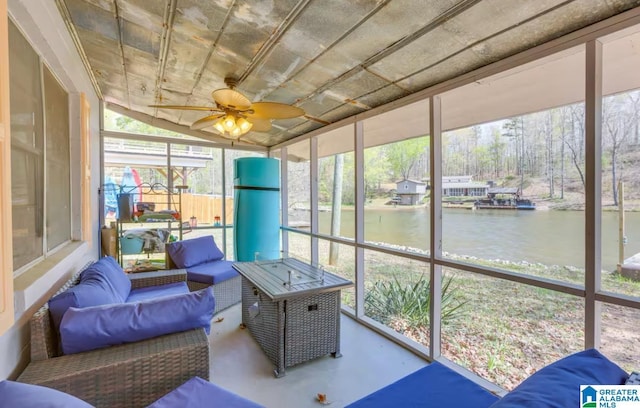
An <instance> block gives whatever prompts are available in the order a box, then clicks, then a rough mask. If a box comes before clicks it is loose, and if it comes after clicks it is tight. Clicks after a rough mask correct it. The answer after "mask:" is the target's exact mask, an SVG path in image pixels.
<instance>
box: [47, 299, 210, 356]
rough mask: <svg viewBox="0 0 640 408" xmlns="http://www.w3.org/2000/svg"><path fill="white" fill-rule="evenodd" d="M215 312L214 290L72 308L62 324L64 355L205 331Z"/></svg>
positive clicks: (61, 335)
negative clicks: (187, 331)
mask: <svg viewBox="0 0 640 408" xmlns="http://www.w3.org/2000/svg"><path fill="white" fill-rule="evenodd" d="M214 309H215V299H214V297H213V289H212V288H211V287H208V288H205V289H202V290H199V291H195V292H189V293H186V294H181V295H173V296H164V297H160V298H158V299H149V300H145V301H142V302H134V303H121V304H117V305H102V306H94V307H85V308H82V309H77V308H74V307H71V308H69V310H67V312H66V313H65V314H64V317H63V318H62V322H61V323H60V339H61V343H62V351H63V353H64V354H73V353H80V352H83V351H88V350H94V349H99V348H103V347H109V346H115V345H118V344H124V343H132V342H136V341H141V340H146V339H150V338H153V337H157V336H162V335H165V334H170V333H177V332H182V331H186V330H190V329H195V328H199V327H202V328H204V329H205V330H206V331H207V333H209V331H210V328H211V319H212V318H213V311H214Z"/></svg>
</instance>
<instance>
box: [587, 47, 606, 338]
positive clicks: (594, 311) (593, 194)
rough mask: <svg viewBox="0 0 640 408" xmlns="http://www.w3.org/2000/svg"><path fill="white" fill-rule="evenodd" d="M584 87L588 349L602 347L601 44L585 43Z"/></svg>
mask: <svg viewBox="0 0 640 408" xmlns="http://www.w3.org/2000/svg"><path fill="white" fill-rule="evenodd" d="M585 69H586V81H585V82H586V84H585V115H584V120H585V123H584V128H585V136H586V137H585V139H586V146H585V173H586V174H585V175H586V186H585V187H586V202H585V290H586V299H585V337H584V342H585V348H592V347H596V348H597V347H599V346H600V317H601V314H600V310H601V307H600V306H601V305H600V302H597V301H596V299H595V294H596V293H597V292H599V291H600V286H601V282H600V276H601V270H602V262H601V261H602V260H601V240H602V238H601V219H602V202H601V197H602V178H601V177H602V175H601V172H600V171H601V169H602V163H601V157H602V155H601V154H602V43H600V42H599V41H597V40H591V41H589V42H587V44H586V61H585Z"/></svg>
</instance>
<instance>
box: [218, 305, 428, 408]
mask: <svg viewBox="0 0 640 408" xmlns="http://www.w3.org/2000/svg"><path fill="white" fill-rule="evenodd" d="M218 317H223V318H224V320H223V321H222V322H220V323H213V324H212V326H211V334H210V336H209V339H210V344H211V382H213V383H215V384H218V385H220V386H222V387H224V388H226V389H228V390H230V391H232V392H235V393H237V394H239V395H242V396H243V397H245V398H248V399H250V400H253V401H255V402H257V403H259V404H262V405H264V406H266V407H268V408H272V407H273V408H305V407H314V408H318V407H320V406H322V405H321V404H320V403H318V402H317V401H316V395H317V394H318V393H323V394H326V396H327V400H328V401H329V402H331V404H330V406H331V407H332V408H340V407H344V406H345V405H347V404H349V403H351V402H353V401H356V400H358V399H360V398H361V397H363V396H365V395H368V394H370V393H371V392H373V391H375V390H378V389H380V388H382V387H384V386H385V385H387V384H390V383H392V382H394V381H395V380H397V379H399V378H402V377H404V376H405V375H407V374H409V373H412V372H414V371H415V370H417V369H419V368H421V367H424V366H425V365H426V364H428V363H427V361H425V360H423V359H422V358H420V357H418V356H416V355H415V354H413V353H411V352H409V351H407V350H406V349H404V348H402V347H400V346H398V345H397V344H395V343H393V342H391V341H389V340H387V339H386V338H384V337H382V336H380V335H379V334H376V333H375V332H373V331H372V330H370V329H368V328H366V327H365V326H362V325H361V324H359V323H357V322H355V321H354V320H353V319H351V318H349V317H347V316H344V315H343V316H342V320H341V346H340V350H341V352H342V357H341V358H337V359H334V358H332V357H330V356H327V357H321V358H318V359H316V360H312V361H309V362H306V363H303V364H300V365H297V366H294V367H290V368H287V370H286V376H284V377H281V378H275V377H274V375H273V368H274V367H273V365H272V364H271V362H270V361H269V360H268V358H267V356H266V355H265V354H264V353H263V352H262V350H261V349H260V347H259V346H258V344H257V343H256V342H255V340H254V339H253V337H251V334H250V333H249V331H248V330H246V329H241V328H240V322H241V309H240V305H236V306H233V307H231V308H229V309H227V310H226V311H223V312H222V313H220V314H218V315H217V316H216V318H218ZM216 318H214V321H215V319H216Z"/></svg>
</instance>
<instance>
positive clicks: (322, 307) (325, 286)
mask: <svg viewBox="0 0 640 408" xmlns="http://www.w3.org/2000/svg"><path fill="white" fill-rule="evenodd" d="M233 267H234V268H235V269H236V270H237V271H238V272H239V273H240V275H242V323H244V325H245V326H246V327H247V328H248V329H249V331H250V332H251V335H252V336H253V337H254V338H255V339H256V341H257V342H258V344H259V345H260V347H261V348H262V350H263V351H264V352H265V354H266V355H267V357H269V359H270V360H271V361H272V362H273V364H274V365H275V370H274V374H275V376H276V377H282V376H284V375H285V367H291V366H293V365H296V364H299V363H302V362H305V361H308V360H311V359H314V358H317V357H321V356H325V355H327V354H331V355H332V356H333V357H340V356H341V354H340V290H341V289H343V288H347V287H350V286H353V282H351V281H349V280H347V279H344V278H341V277H339V276H336V275H334V274H332V273H329V272H326V271H325V270H323V269H322V268H319V267H315V266H312V265H309V264H308V263H306V262H303V261H301V260H298V259H295V258H291V257H286V258H281V259H277V260H268V261H258V262H237V263H235V264H234V266H233Z"/></svg>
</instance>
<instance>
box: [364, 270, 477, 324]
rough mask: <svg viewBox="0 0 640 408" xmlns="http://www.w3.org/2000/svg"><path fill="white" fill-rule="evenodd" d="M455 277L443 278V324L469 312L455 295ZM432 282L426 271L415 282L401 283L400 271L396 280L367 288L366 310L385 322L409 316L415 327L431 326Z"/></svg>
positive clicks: (371, 315) (394, 278)
mask: <svg viewBox="0 0 640 408" xmlns="http://www.w3.org/2000/svg"><path fill="white" fill-rule="evenodd" d="M452 283H453V277H452V276H448V277H447V276H445V277H443V279H442V303H441V305H442V306H441V307H442V323H443V324H450V323H451V322H452V321H454V320H455V319H457V318H459V317H460V316H461V315H462V314H463V313H465V310H464V306H465V304H466V303H467V302H466V301H460V300H459V299H457V298H456V296H455V291H456V287H455V285H452ZM430 287H431V282H430V281H429V280H428V279H426V278H425V276H424V274H422V275H420V278H419V279H418V280H417V281H415V282H413V283H411V282H408V283H405V282H401V281H400V279H399V278H398V275H397V274H394V276H393V279H391V280H384V281H382V280H381V281H377V282H375V283H374V284H373V285H372V286H371V287H370V288H369V289H368V290H367V291H366V294H365V298H364V308H365V313H366V314H367V315H368V316H369V317H372V318H374V319H376V320H378V321H379V322H381V323H384V324H387V323H389V322H390V321H391V320H393V319H395V318H402V319H405V320H406V321H407V322H408V323H409V324H410V325H412V326H428V325H429V309H430V307H431V305H430V300H431V292H430Z"/></svg>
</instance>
